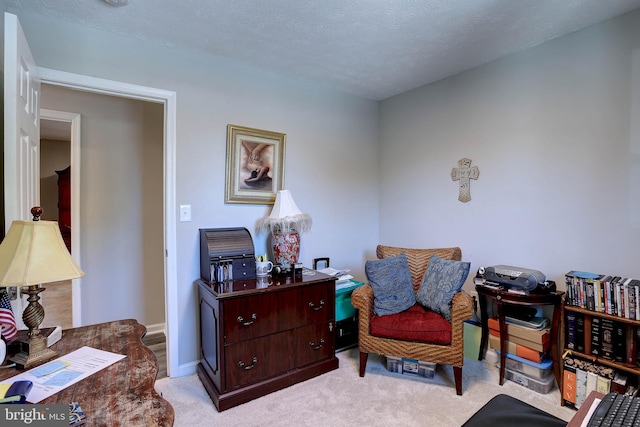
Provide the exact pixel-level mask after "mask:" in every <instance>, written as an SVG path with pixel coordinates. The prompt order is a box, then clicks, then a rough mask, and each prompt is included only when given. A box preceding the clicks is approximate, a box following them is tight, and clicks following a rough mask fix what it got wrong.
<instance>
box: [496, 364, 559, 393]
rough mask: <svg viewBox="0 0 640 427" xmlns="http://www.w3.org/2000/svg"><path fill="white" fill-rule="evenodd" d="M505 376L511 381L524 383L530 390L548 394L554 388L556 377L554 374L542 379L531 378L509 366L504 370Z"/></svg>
mask: <svg viewBox="0 0 640 427" xmlns="http://www.w3.org/2000/svg"><path fill="white" fill-rule="evenodd" d="M504 377H505V378H506V379H508V380H509V381H513V382H514V383H518V384H520V385H523V386H525V387H526V388H528V389H529V390H533V391H535V392H537V393H541V394H546V393H549V392H550V391H551V389H552V388H553V384H554V379H555V377H554V376H553V375H549V376H548V377H547V378H541V379H538V378H531V377H529V376H527V375H525V374H522V373H520V372H516V371H512V370H511V369H509V368H506V369H505V370H504Z"/></svg>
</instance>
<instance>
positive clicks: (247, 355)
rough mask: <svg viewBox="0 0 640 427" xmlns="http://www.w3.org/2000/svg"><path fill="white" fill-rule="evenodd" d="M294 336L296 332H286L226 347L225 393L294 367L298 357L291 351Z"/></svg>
mask: <svg viewBox="0 0 640 427" xmlns="http://www.w3.org/2000/svg"><path fill="white" fill-rule="evenodd" d="M292 337H293V331H285V332H280V333H277V334H273V335H268V336H266V337H262V338H257V339H254V340H249V341H243V342H240V343H236V344H231V345H228V346H226V347H225V348H224V352H225V370H224V372H225V378H226V390H227V391H229V390H233V389H234V388H237V387H242V386H245V385H248V384H251V383H254V382H258V381H261V380H264V379H266V378H270V377H273V376H276V375H277V374H279V373H282V372H287V371H289V370H291V369H293V368H295V366H296V365H295V354H294V352H293V351H291V350H292V348H291V340H292ZM294 348H295V347H294Z"/></svg>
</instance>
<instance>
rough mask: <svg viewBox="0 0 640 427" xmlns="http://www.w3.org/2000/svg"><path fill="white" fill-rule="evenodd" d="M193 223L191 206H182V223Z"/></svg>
mask: <svg viewBox="0 0 640 427" xmlns="http://www.w3.org/2000/svg"><path fill="white" fill-rule="evenodd" d="M189 221H191V205H180V222H189Z"/></svg>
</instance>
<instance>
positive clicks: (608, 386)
mask: <svg viewBox="0 0 640 427" xmlns="http://www.w3.org/2000/svg"><path fill="white" fill-rule="evenodd" d="M563 377H564V378H563V381H562V383H563V389H562V400H563V403H564V406H567V407H570V408H574V409H578V408H580V406H582V403H583V402H584V400H585V399H586V397H587V396H588V395H589V393H591V392H592V391H594V390H595V391H598V392H600V393H602V394H607V393H609V391H615V392H617V393H623V394H624V393H625V391H626V388H627V376H626V375H624V374H622V373H620V372H616V371H615V370H614V369H613V368H610V367H607V366H603V365H600V364H598V363H593V362H590V361H586V360H582V359H579V358H575V357H573V356H571V355H565V357H564V369H563Z"/></svg>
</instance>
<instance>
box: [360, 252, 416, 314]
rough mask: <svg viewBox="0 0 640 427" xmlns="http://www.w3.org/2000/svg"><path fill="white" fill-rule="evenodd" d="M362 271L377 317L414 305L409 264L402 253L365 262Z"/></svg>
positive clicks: (414, 296)
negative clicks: (368, 286) (371, 292)
mask: <svg viewBox="0 0 640 427" xmlns="http://www.w3.org/2000/svg"><path fill="white" fill-rule="evenodd" d="M364 271H365V273H366V275H367V280H368V281H369V284H370V285H371V287H372V288H373V311H374V312H375V313H376V314H377V315H378V316H385V315H388V314H396V313H400V312H401V311H404V310H406V309H408V308H409V307H411V306H413V305H414V304H415V303H416V294H415V292H414V290H413V285H412V284H411V272H410V271H409V263H408V262H407V257H406V256H405V255H404V253H401V254H399V255H396V256H394V257H389V258H383V259H380V260H375V261H367V262H366V263H365V265H364Z"/></svg>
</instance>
